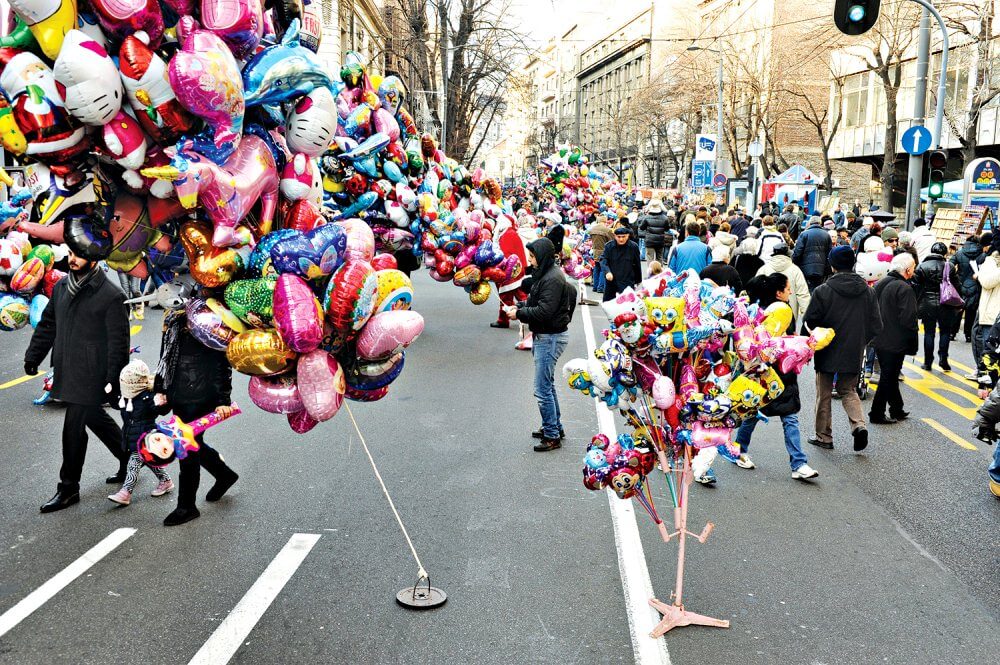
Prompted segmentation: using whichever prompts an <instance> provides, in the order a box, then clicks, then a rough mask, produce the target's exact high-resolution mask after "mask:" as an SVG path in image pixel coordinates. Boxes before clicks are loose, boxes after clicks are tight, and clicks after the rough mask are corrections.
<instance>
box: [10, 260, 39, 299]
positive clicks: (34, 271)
mask: <svg viewBox="0 0 1000 665" xmlns="http://www.w3.org/2000/svg"><path fill="white" fill-rule="evenodd" d="M44 277H45V264H44V263H43V262H42V260H41V259H39V258H33V259H28V260H27V261H25V262H24V263H22V264H21V266H20V267H19V268H18V269H17V270H15V271H14V274H13V275H11V277H10V282H9V284H10V290H11V291H13V292H14V293H20V294H21V295H29V294H31V293H32V292H34V290H35V289H36V288H38V285H39V284H41V283H42V279H44Z"/></svg>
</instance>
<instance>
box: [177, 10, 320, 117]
mask: <svg viewBox="0 0 1000 665" xmlns="http://www.w3.org/2000/svg"><path fill="white" fill-rule="evenodd" d="M172 82H173V81H171V83H172ZM242 87H243V89H244V90H246V105H247V106H257V105H261V104H277V103H279V102H283V101H286V100H289V99H294V98H295V97H300V96H302V95H306V94H309V93H310V92H312V91H313V90H314V89H315V88H318V87H326V88H329V87H331V81H330V77H329V75H327V73H326V70H325V68H324V67H323V63H322V62H321V61H320V60H319V59H318V58H317V57H316V54H315V53H313V52H312V51H310V50H309V49H307V48H304V47H302V46H301V45H300V44H299V21H298V20H294V19H293V20H292V22H291V23H290V24H289V26H288V29H287V30H286V31H285V34H284V36H283V37H282V38H281V43H280V44H275V45H273V46H268V47H267V48H265V49H264V50H262V51H260V52H259V53H257V54H256V55H254V56H253V57H252V58H250V60H249V61H247V64H246V66H245V67H244V68H243V77H242ZM175 89H176V87H175Z"/></svg>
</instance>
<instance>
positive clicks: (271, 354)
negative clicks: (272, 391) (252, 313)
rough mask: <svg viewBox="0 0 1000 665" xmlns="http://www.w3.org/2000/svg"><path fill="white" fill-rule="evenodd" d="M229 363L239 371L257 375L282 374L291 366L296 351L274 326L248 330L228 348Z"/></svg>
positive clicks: (238, 336) (237, 337)
mask: <svg viewBox="0 0 1000 665" xmlns="http://www.w3.org/2000/svg"><path fill="white" fill-rule="evenodd" d="M226 357H227V358H228V359H229V364H230V365H232V366H233V369H235V370H236V371H237V372H240V373H242V374H251V375H256V376H267V375H271V374H280V373H282V372H284V371H285V370H286V369H288V368H289V367H290V366H291V363H292V361H293V360H295V352H294V351H292V350H291V349H290V348H288V345H286V344H285V343H284V342H283V341H282V339H281V336H280V335H279V334H278V331H277V330H275V329H273V328H267V329H264V330H247V331H246V332H243V333H240V334H239V335H237V336H236V337H235V339H233V341H232V342H230V343H229V346H228V347H227V348H226Z"/></svg>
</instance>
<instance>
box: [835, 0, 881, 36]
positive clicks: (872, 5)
mask: <svg viewBox="0 0 1000 665" xmlns="http://www.w3.org/2000/svg"><path fill="white" fill-rule="evenodd" d="M880 3H881V0H837V2H836V4H835V5H834V7H833V22H834V23H835V24H836V25H837V29H838V30H840V31H841V32H842V33H844V34H845V35H863V34H864V33H866V32H868V31H869V30H871V27H872V26H873V25H875V21H877V20H878V10H879V4H880Z"/></svg>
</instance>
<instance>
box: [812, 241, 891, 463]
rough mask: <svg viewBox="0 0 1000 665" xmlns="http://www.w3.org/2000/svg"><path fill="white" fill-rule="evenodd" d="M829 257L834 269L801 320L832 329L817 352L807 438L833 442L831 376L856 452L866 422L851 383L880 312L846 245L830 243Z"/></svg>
mask: <svg viewBox="0 0 1000 665" xmlns="http://www.w3.org/2000/svg"><path fill="white" fill-rule="evenodd" d="M828 259H829V261H830V267H831V269H832V270H833V275H832V276H831V277H830V279H828V280H826V282H824V283H823V284H821V285H820V286H819V287H818V288H817V289H816V291H814V292H813V296H812V300H811V301H810V303H809V308H808V309H807V310H806V314H805V320H804V323H805V326H806V329H807V330H812V329H813V328H832V329H833V330H834V331H835V333H836V334H835V336H834V338H833V341H832V342H830V344H829V346H827V347H826V348H824V349H821V350H819V351H817V352H816V357H815V363H816V435H815V438H812V439H809V443H811V444H812V445H814V446H818V447H820V448H826V449H832V448H833V413H832V403H831V398H832V396H833V386H834V377H836V380H837V384H838V386H839V387H840V388H842V389H841V390H838V392H839V393H840V397H841V400H840V403H841V404H842V405H843V407H844V411H845V412H847V418H848V419H849V420H850V423H851V435H852V438H853V439H854V450H855V451H856V452H857V451H861V450H864V449H865V448H867V447H868V427H867V425H866V424H865V416H864V412H863V411H862V409H861V398H860V397H859V396H858V393H857V391H856V390H855V389H854V387H855V386H856V385H857V383H858V374H859V373H860V372H861V358H862V355H863V353H864V350H865V346H867V345H868V343H869V342H871V341H872V340H873V339H875V337H877V336H878V335H879V334H880V333H881V332H882V316H881V313H880V311H879V305H878V298H877V297H876V296H875V291H873V290H872V289H871V287H869V286H868V285H867V284H866V283H865V280H864V279H863V278H862V277H861V275H858V274H857V273H855V272H854V261H855V256H854V252H853V251H852V250H851V248H850V247H834V248H833V249H832V250H831V251H830V256H829V257H828Z"/></svg>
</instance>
